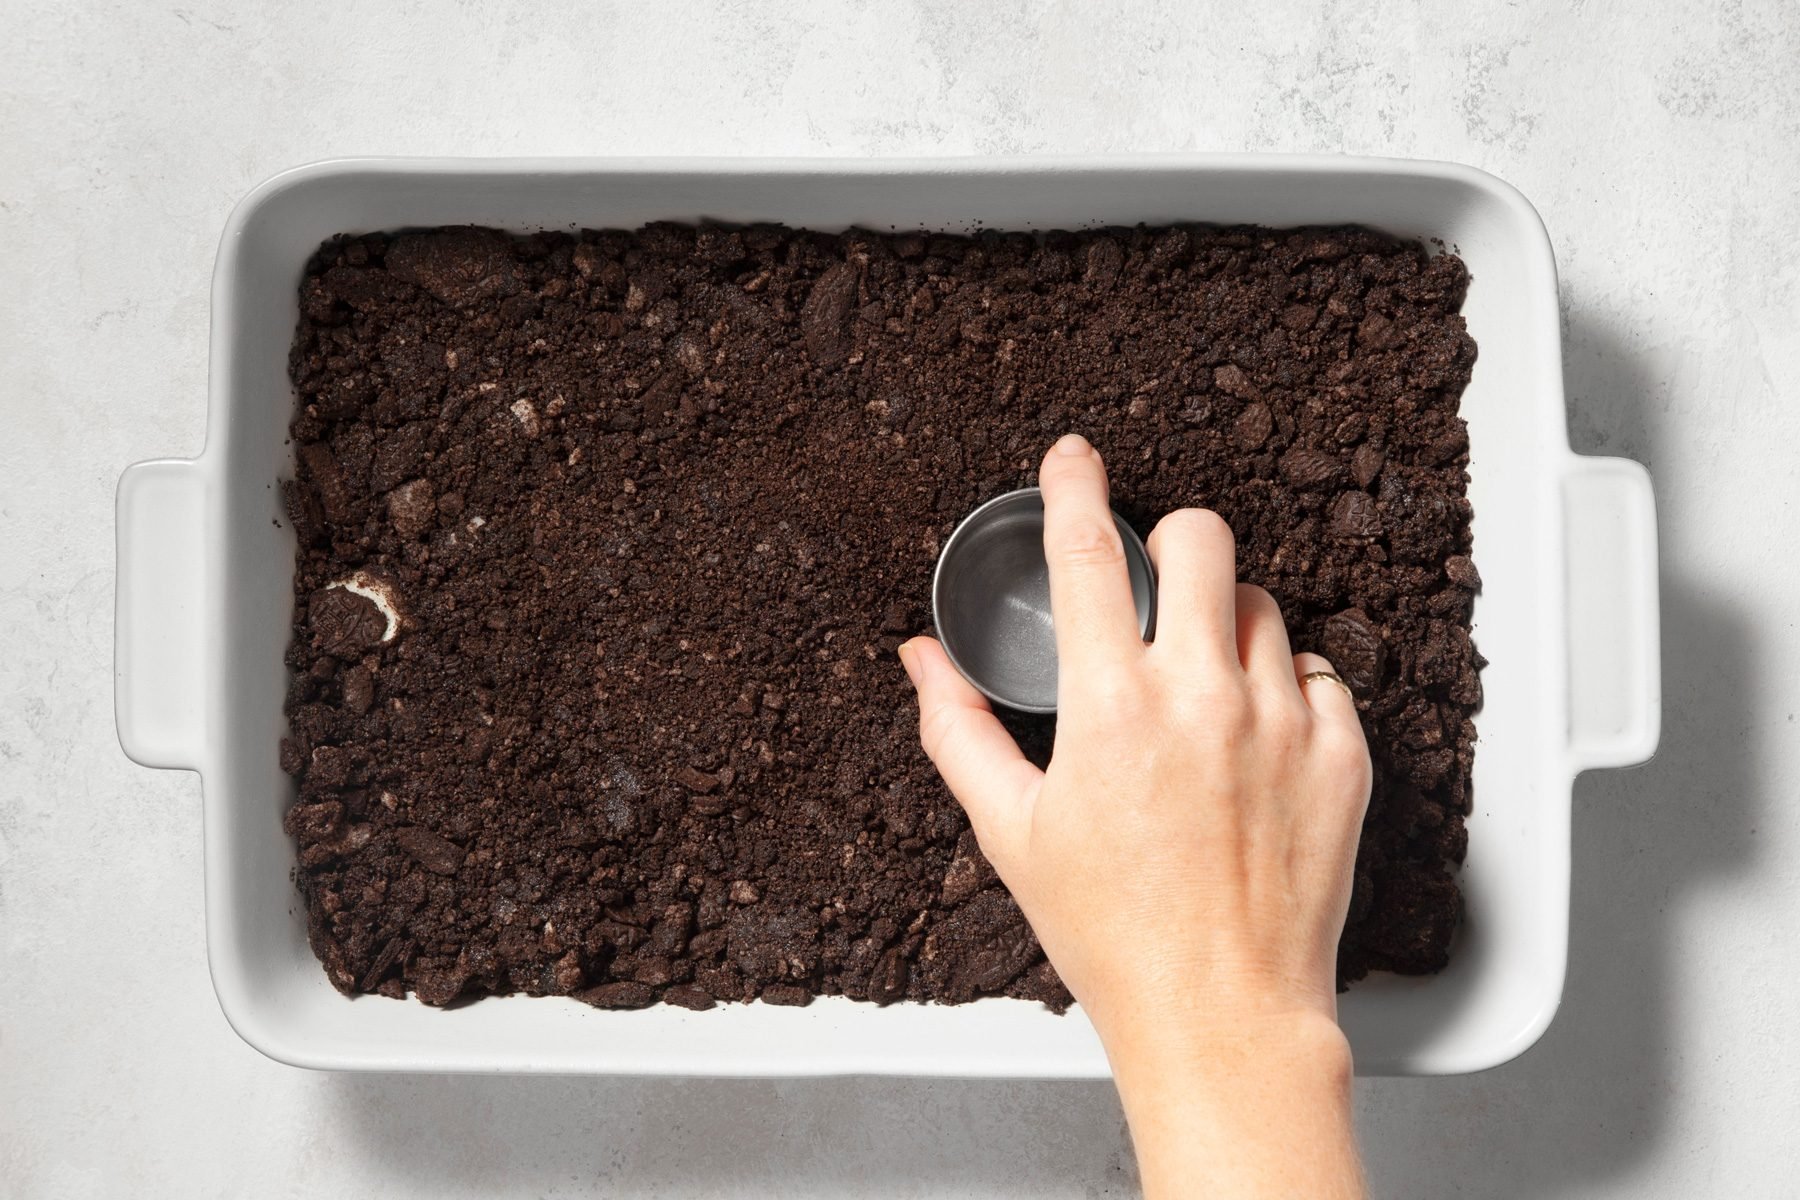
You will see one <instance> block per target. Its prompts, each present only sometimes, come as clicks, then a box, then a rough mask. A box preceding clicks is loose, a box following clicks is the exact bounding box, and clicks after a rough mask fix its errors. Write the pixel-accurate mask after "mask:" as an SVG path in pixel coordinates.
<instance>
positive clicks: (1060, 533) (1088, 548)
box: [1050, 516, 1125, 567]
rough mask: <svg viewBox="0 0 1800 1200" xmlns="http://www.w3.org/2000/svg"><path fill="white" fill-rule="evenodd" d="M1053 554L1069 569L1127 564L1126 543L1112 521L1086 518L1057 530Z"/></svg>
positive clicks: (1068, 523)
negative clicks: (1069, 567)
mask: <svg viewBox="0 0 1800 1200" xmlns="http://www.w3.org/2000/svg"><path fill="white" fill-rule="evenodd" d="M1050 554H1051V555H1052V556H1053V557H1054V558H1055V559H1056V560H1057V561H1058V562H1060V563H1063V564H1064V565H1067V566H1077V567H1085V566H1103V567H1104V566H1112V565H1115V564H1120V563H1123V562H1124V561H1125V543H1124V541H1123V540H1122V539H1121V538H1120V537H1119V531H1118V529H1117V528H1116V527H1114V525H1113V523H1112V522H1111V521H1110V520H1107V521H1102V520H1099V519H1098V518H1096V517H1086V516H1083V517H1077V518H1075V519H1073V520H1071V521H1068V522H1066V523H1064V524H1063V525H1062V526H1061V527H1060V528H1058V529H1057V531H1056V533H1055V534H1054V535H1052V538H1051V545H1050Z"/></svg>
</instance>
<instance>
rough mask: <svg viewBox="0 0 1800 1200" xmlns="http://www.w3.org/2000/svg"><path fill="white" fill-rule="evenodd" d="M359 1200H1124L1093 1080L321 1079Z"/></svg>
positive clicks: (1131, 1173) (1121, 1146)
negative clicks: (400, 1197) (975, 1199)
mask: <svg viewBox="0 0 1800 1200" xmlns="http://www.w3.org/2000/svg"><path fill="white" fill-rule="evenodd" d="M329 1086H330V1087H331V1088H332V1090H333V1091H335V1093H336V1103H335V1104H333V1105H332V1106H331V1107H332V1109H333V1110H335V1111H336V1112H337V1114H338V1116H337V1121H336V1124H337V1128H336V1130H335V1131H334V1132H335V1134H336V1135H337V1136H338V1137H339V1138H341V1139H342V1140H341V1142H340V1143H339V1145H338V1147H337V1149H338V1151H339V1152H340V1153H342V1152H348V1153H353V1154H355V1155H357V1156H358V1158H359V1159H361V1161H362V1163H363V1168H362V1169H363V1173H364V1177H365V1178H366V1179H368V1180H369V1182H370V1191H369V1194H370V1195H385V1194H388V1193H389V1192H392V1193H394V1194H399V1193H400V1192H401V1191H403V1190H404V1191H406V1192H407V1193H408V1194H431V1195H436V1196H442V1197H461V1196H471V1197H498V1196H533V1197H563V1196H571V1197H572V1196H609V1197H610V1196H618V1197H635V1196H644V1197H650V1196H654V1197H659V1198H662V1197H669V1198H674V1197H696V1198H697V1197H751V1196H784V1197H797V1198H811V1197H819V1198H821V1200H823V1198H826V1197H830V1198H832V1200H837V1198H839V1197H847V1196H859V1197H877V1196H881V1197H886V1196H918V1197H946V1196H965V1195H967V1196H1021V1197H1023V1196H1031V1197H1044V1196H1080V1197H1091V1198H1098V1197H1113V1196H1120V1197H1123V1196H1135V1195H1137V1194H1138V1187H1137V1182H1136V1180H1137V1172H1136V1167H1135V1165H1134V1164H1133V1163H1132V1161H1131V1157H1130V1154H1129V1152H1128V1150H1127V1149H1126V1138H1125V1128H1124V1119H1123V1117H1122V1116H1121V1115H1120V1111H1119V1105H1118V1100H1117V1097H1116V1096H1115V1095H1114V1093H1113V1089H1112V1085H1111V1084H1110V1083H1104V1082H1101V1083H1042V1082H1036V1083H1032V1082H1013V1081H994V1080H956V1079H951V1080H929V1079H887V1078H874V1077H864V1078H846V1079H826V1080H735V1079H734V1080H707V1079H701V1080H649V1079H562V1078H556V1079H546V1078H526V1077H511V1078H492V1077H486V1076H481V1077H477V1076H398V1075H365V1076H352V1075H338V1076H332V1077H330V1085H329Z"/></svg>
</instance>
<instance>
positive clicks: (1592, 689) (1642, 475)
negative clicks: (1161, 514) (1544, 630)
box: [1563, 457, 1662, 771]
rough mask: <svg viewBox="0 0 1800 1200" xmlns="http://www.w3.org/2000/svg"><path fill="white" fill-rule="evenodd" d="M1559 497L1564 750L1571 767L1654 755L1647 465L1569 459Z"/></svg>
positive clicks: (1653, 592) (1652, 530) (1656, 699)
mask: <svg viewBox="0 0 1800 1200" xmlns="http://www.w3.org/2000/svg"><path fill="white" fill-rule="evenodd" d="M1563 502H1564V509H1563V518H1564V523H1565V525H1564V528H1565V530H1566V532H1567V540H1566V545H1567V547H1568V551H1567V552H1568V563H1567V579H1568V597H1567V600H1568V616H1569V625H1568V631H1569V752H1570V756H1571V758H1572V760H1573V764H1574V767H1575V769H1576V770H1578V771H1580V770H1588V769H1590V768H1595V767H1625V766H1631V765H1632V764H1634V763H1641V762H1644V761H1645V760H1647V759H1648V758H1649V757H1650V756H1651V755H1652V754H1654V753H1655V752H1656V741H1657V737H1658V735H1659V733H1660V732H1661V727H1662V645H1661V640H1660V639H1661V624H1660V620H1659V611H1658V597H1657V575H1656V499H1655V496H1654V494H1653V493H1652V492H1651V488H1650V472H1648V471H1647V470H1645V469H1644V468H1643V466H1642V465H1641V464H1639V463H1635V462H1633V461H1631V460H1630V459H1626V458H1586V457H1578V458H1576V459H1575V460H1574V465H1573V467H1572V468H1571V470H1570V471H1569V474H1568V477H1567V478H1566V479H1565V480H1564V483H1563Z"/></svg>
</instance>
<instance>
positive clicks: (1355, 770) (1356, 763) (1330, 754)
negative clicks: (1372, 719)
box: [1318, 721, 1371, 778]
mask: <svg viewBox="0 0 1800 1200" xmlns="http://www.w3.org/2000/svg"><path fill="white" fill-rule="evenodd" d="M1322 725H1323V728H1321V729H1320V731H1319V736H1318V753H1319V756H1320V758H1321V759H1322V760H1323V761H1324V763H1325V765H1326V767H1327V768H1328V769H1330V770H1333V771H1338V772H1347V773H1350V774H1353V775H1355V776H1356V777H1357V778H1363V777H1366V776H1368V775H1369V774H1370V772H1371V766H1370V762H1369V743H1368V741H1367V739H1365V738H1364V737H1363V732H1362V728H1361V726H1359V725H1357V724H1356V723H1355V722H1353V721H1326V722H1322Z"/></svg>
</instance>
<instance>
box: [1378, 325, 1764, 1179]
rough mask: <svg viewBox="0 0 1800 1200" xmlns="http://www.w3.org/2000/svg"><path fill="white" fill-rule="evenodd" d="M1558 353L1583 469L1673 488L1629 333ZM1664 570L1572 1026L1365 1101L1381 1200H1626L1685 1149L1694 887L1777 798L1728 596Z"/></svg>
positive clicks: (1601, 828)
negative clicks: (1601, 1193) (1655, 657)
mask: <svg viewBox="0 0 1800 1200" xmlns="http://www.w3.org/2000/svg"><path fill="white" fill-rule="evenodd" d="M1565 335H1566V342H1565V351H1564V362H1565V374H1566V379H1567V384H1568V393H1569V417H1570V427H1571V440H1572V443H1573V445H1574V447H1575V449H1576V450H1577V451H1578V452H1580V453H1584V454H1616V455H1623V456H1626V457H1630V458H1635V459H1637V460H1639V461H1640V462H1643V463H1646V464H1647V465H1648V466H1649V467H1650V469H1651V471H1652V472H1653V473H1656V472H1657V471H1658V470H1659V468H1660V469H1661V470H1662V471H1663V472H1664V473H1665V474H1664V478H1665V479H1667V478H1672V477H1674V476H1675V475H1676V474H1678V473H1679V472H1680V471H1681V470H1682V468H1683V465H1684V455H1685V453H1686V447H1684V446H1683V445H1682V443H1681V436H1680V434H1679V432H1678V431H1676V430H1675V429H1673V428H1670V427H1668V426H1667V425H1666V424H1664V423H1663V421H1664V419H1665V417H1664V413H1663V411H1662V406H1660V405H1658V404H1657V403H1656V398H1657V395H1658V392H1659V388H1658V386H1657V381H1656V380H1655V379H1653V378H1651V377H1650V376H1649V374H1648V373H1647V371H1646V370H1645V369H1644V368H1643V365H1642V363H1641V362H1640V361H1639V360H1638V358H1637V357H1636V356H1635V355H1634V354H1633V352H1632V351H1631V350H1630V348H1629V347H1628V346H1627V345H1626V343H1625V341H1624V340H1623V339H1622V338H1621V337H1620V335H1619V334H1618V332H1617V331H1615V330H1614V329H1612V328H1609V327H1606V326H1603V325H1601V324H1599V323H1598V322H1596V321H1593V320H1590V319H1587V318H1585V317H1584V315H1583V314H1582V313H1580V312H1573V313H1570V314H1569V315H1568V318H1567V328H1566V330H1565ZM1669 495H1670V489H1669V488H1667V487H1666V486H1663V487H1659V490H1658V504H1659V520H1658V523H1659V531H1660V533H1661V535H1662V537H1663V538H1665V539H1666V537H1667V534H1668V531H1669V530H1670V529H1671V528H1672V526H1678V525H1680V522H1679V521H1672V520H1671V518H1672V516H1673V514H1672V513H1671V512H1670V511H1669V508H1668V500H1669ZM1479 519H1480V518H1479V514H1477V526H1476V538H1477V547H1478V548H1479V539H1480V526H1479ZM1688 527H1689V529H1690V530H1691V529H1692V525H1691V524H1690V525H1689V526H1688ZM1696 532H1697V531H1696ZM1661 550H1662V635H1663V636H1662V643H1663V736H1662V746H1661V749H1660V750H1659V752H1658V754H1657V757H1656V758H1655V759H1654V760H1653V761H1652V762H1650V763H1649V764H1647V765H1645V766H1642V767H1638V768H1634V769H1632V770H1626V771H1600V772H1593V773H1589V774H1587V775H1584V776H1582V777H1581V778H1580V779H1578V780H1577V781H1576V785H1575V800H1574V867H1573V895H1572V902H1573V908H1572V914H1571V923H1572V928H1571V931H1570V935H1571V936H1570V946H1569V975H1568V982H1567V984H1566V985H1565V988H1564V992H1563V1003H1562V1008H1561V1010H1560V1011H1559V1012H1558V1014H1557V1017H1556V1021H1555V1023H1554V1024H1552V1025H1551V1027H1550V1030H1549V1032H1548V1033H1546V1034H1545V1035H1544V1039H1543V1040H1542V1041H1541V1042H1540V1043H1538V1045H1537V1046H1536V1047H1535V1048H1533V1049H1532V1050H1530V1051H1528V1052H1527V1053H1526V1054H1525V1055H1524V1056H1522V1057H1521V1058H1520V1059H1518V1060H1517V1061H1515V1062H1513V1063H1510V1064H1507V1065H1506V1066H1502V1067H1499V1068H1496V1069H1495V1070H1493V1071H1490V1072H1487V1073H1485V1074H1482V1075H1476V1076H1470V1077H1466V1078H1461V1079H1438V1080H1432V1079H1412V1080H1370V1081H1366V1082H1364V1083H1362V1084H1360V1085H1359V1088H1358V1101H1359V1103H1358V1117H1359V1120H1360V1121H1361V1125H1362V1135H1363V1139H1364V1146H1365V1152H1366V1154H1367V1157H1368V1162H1369V1172H1370V1176H1371V1179H1372V1180H1373V1182H1374V1184H1375V1188H1376V1191H1377V1194H1381V1195H1390V1196H1426V1195H1456V1196H1461V1197H1471V1198H1475V1197H1496V1198H1498V1197H1506V1198H1507V1200H1517V1198H1521V1197H1527V1198H1550V1197H1567V1196H1582V1195H1591V1194H1593V1193H1594V1192H1595V1190H1596V1189H1597V1187H1598V1186H1599V1185H1602V1184H1605V1183H1608V1182H1611V1183H1613V1184H1615V1185H1623V1186H1629V1184H1628V1180H1629V1179H1630V1178H1631V1177H1632V1175H1633V1174H1634V1172H1635V1171H1636V1170H1637V1169H1638V1168H1639V1167H1641V1166H1642V1165H1643V1164H1644V1163H1646V1162H1648V1161H1652V1160H1653V1159H1654V1157H1655V1155H1656V1154H1657V1152H1658V1147H1659V1145H1660V1144H1661V1143H1663V1142H1664V1141H1665V1140H1666V1139H1669V1138H1671V1137H1673V1136H1674V1131H1673V1130H1672V1129H1671V1128H1670V1125H1671V1120H1672V1112H1671V1104H1672V1098H1673V1097H1674V1096H1675V1095H1677V1094H1678V1093H1679V1091H1680V1089H1681V1088H1682V1087H1683V1078H1684V1076H1685V1075H1686V1074H1687V1073H1688V1072H1690V1071H1693V1070H1695V1069H1696V1068H1695V1066H1694V1065H1693V1064H1691V1063H1689V1062H1687V1061H1686V1060H1685V1059H1684V1058H1683V1056H1682V1052H1681V1037H1680V1031H1679V1029H1678V1027H1677V1024H1676V1022H1677V1013H1676V1012H1675V1011H1674V1008H1673V1003H1674V998H1673V997H1672V996H1671V989H1672V987H1673V984H1674V979H1675V967H1676V964H1675V962H1674V956H1675V955H1676V953H1677V948H1676V937H1677V918H1678V915H1679V913H1680V910H1681V908H1682V905H1683V903H1684V902H1685V900H1686V898H1687V896H1688V895H1689V894H1690V893H1691V892H1692V891H1693V890H1694V889H1695V888H1696V887H1697V886H1700V885H1702V884H1704V883H1705V881H1707V880H1708V879H1710V878H1717V877H1720V876H1729V875H1732V874H1735V873H1738V872H1740V871H1742V870H1744V869H1746V868H1747V867H1748V866H1749V865H1750V863H1751V861H1752V860H1753V858H1754V855H1755V850H1756V843H1755V836H1754V835H1755V829H1756V825H1757V822H1758V820H1759V817H1760V815H1761V813H1762V812H1763V810H1764V808H1765V807H1766V805H1767V803H1768V796H1767V795H1766V794H1765V792H1764V790H1763V779H1764V775H1763V771H1762V747H1761V746H1760V745H1758V744H1757V741H1756V740H1755V737H1754V735H1753V733H1752V730H1753V729H1754V714H1753V713H1752V712H1751V711H1750V701H1749V698H1750V697H1751V696H1754V695H1758V694H1767V693H1766V691H1764V692H1761V693H1759V691H1758V689H1757V687H1756V686H1755V685H1754V683H1753V682H1752V680H1753V678H1754V676H1755V674H1756V673H1757V672H1758V671H1760V670H1762V669H1763V667H1764V664H1763V660H1762V659H1761V658H1760V657H1759V656H1758V654H1757V652H1756V647H1755V646H1754V644H1753V643H1752V639H1751V635H1750V632H1749V629H1748V627H1747V624H1746V622H1745V620H1744V618H1743V617H1742V615H1741V614H1739V613H1737V612H1734V611H1733V610H1732V608H1731V606H1730V596H1729V588H1728V587H1721V586H1718V585H1717V583H1716V582H1715V581H1711V580H1706V579H1697V578H1693V577H1692V576H1690V575H1689V574H1688V573H1687V571H1686V570H1684V565H1683V564H1682V563H1681V562H1680V561H1679V559H1678V558H1677V557H1676V555H1675V553H1674V550H1675V548H1674V547H1671V546H1670V545H1668V544H1667V542H1666V541H1665V542H1664V544H1663V545H1662V546H1661ZM1688 1019H1692V1014H1689V1015H1688Z"/></svg>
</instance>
